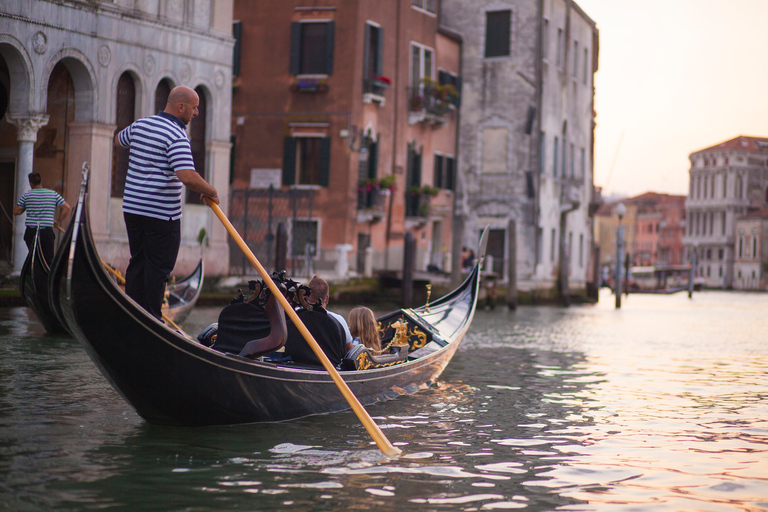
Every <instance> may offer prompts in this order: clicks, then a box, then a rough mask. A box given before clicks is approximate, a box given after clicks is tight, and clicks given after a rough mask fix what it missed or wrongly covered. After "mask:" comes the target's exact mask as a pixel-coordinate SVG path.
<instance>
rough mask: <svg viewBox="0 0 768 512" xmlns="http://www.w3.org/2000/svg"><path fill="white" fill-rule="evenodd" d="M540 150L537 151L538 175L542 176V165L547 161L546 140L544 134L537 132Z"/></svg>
mask: <svg viewBox="0 0 768 512" xmlns="http://www.w3.org/2000/svg"><path fill="white" fill-rule="evenodd" d="M539 140H541V148H540V149H539V174H544V163H545V162H546V159H547V138H546V134H545V133H544V132H539Z"/></svg>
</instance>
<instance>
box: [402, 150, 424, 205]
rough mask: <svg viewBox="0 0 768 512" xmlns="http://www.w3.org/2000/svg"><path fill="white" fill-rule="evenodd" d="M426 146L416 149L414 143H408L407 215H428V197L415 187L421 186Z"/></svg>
mask: <svg viewBox="0 0 768 512" xmlns="http://www.w3.org/2000/svg"><path fill="white" fill-rule="evenodd" d="M423 151H424V148H423V147H422V148H420V149H419V151H416V147H415V145H414V144H410V143H409V144H408V171H407V175H406V188H405V216H406V217H419V216H426V215H423V214H424V213H426V211H425V210H426V208H428V207H429V203H428V200H429V199H428V197H426V196H422V195H421V194H419V193H418V192H415V191H414V189H418V188H421V155H422V152H423Z"/></svg>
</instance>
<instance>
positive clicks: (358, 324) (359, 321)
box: [349, 306, 381, 352]
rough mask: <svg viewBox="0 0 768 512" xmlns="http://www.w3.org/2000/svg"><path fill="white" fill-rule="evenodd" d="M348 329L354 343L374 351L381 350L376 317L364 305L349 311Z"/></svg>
mask: <svg viewBox="0 0 768 512" xmlns="http://www.w3.org/2000/svg"><path fill="white" fill-rule="evenodd" d="M349 331H350V333H351V334H352V336H353V338H354V339H353V340H352V342H353V343H354V344H357V343H362V344H363V345H365V346H366V347H367V348H370V349H371V350H374V351H376V352H378V351H379V350H381V339H380V338H379V330H378V328H377V327H376V317H374V316H373V311H371V310H370V309H368V308H366V307H365V306H358V307H356V308H355V309H353V310H352V311H350V312H349Z"/></svg>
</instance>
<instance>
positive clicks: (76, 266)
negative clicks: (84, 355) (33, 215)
mask: <svg viewBox="0 0 768 512" xmlns="http://www.w3.org/2000/svg"><path fill="white" fill-rule="evenodd" d="M85 204H87V202H86V201H85V200H84V199H83V198H82V197H81V200H80V201H79V202H78V207H77V209H76V212H75V216H74V217H75V218H74V220H73V222H77V226H76V229H75V231H74V232H73V236H72V238H71V247H70V250H69V258H68V259H67V261H66V262H65V261H64V259H62V260H60V261H58V262H57V263H58V266H57V267H56V268H55V269H54V272H55V274H56V276H57V277H56V278H55V279H54V280H53V281H54V282H55V283H56V284H57V286H58V290H57V294H58V297H59V304H60V306H61V309H62V311H63V315H64V319H65V322H66V324H67V326H68V328H69V329H70V331H71V332H72V334H73V335H74V336H75V337H76V338H77V339H78V340H80V341H81V343H82V344H83V346H84V347H85V349H86V351H87V352H88V354H89V355H90V357H91V358H92V359H93V360H94V362H95V363H96V365H97V366H98V367H99V369H100V370H101V372H102V373H103V374H104V376H105V377H106V378H107V379H108V380H109V382H110V383H111V384H112V385H113V386H114V388H115V389H116V390H117V391H118V392H119V393H120V394H121V395H122V396H123V397H124V398H125V399H126V400H127V401H128V402H129V403H130V404H131V405H132V406H133V407H134V408H135V409H136V411H137V412H138V413H139V414H140V415H141V416H142V417H143V418H144V419H146V420H147V421H148V422H150V423H153V424H162V425H185V426H202V425H223V424H237V423H252V422H273V421H283V420H290V419H295V418H300V417H304V416H308V415H312V414H323V413H330V412H335V411H340V410H344V409H348V408H349V404H348V403H347V401H346V400H345V399H344V397H343V396H342V394H341V393H340V391H339V390H338V388H337V387H336V384H335V383H334V382H333V380H332V379H331V377H330V375H328V373H327V372H325V370H323V369H321V368H320V369H306V368H301V367H298V366H294V365H291V364H278V363H271V362H261V361H251V360H247V359H244V358H240V357H238V356H231V355H226V354H223V353H221V352H217V351H215V350H213V349H210V348H208V347H205V346H203V345H201V344H200V343H198V342H197V341H195V340H190V339H188V338H186V337H184V336H182V335H180V334H179V333H177V332H175V331H173V330H171V329H169V328H168V327H167V326H165V325H163V324H162V323H161V322H159V321H158V320H156V319H155V318H154V317H152V316H151V315H149V314H148V313H146V312H145V311H144V310H143V309H142V308H141V307H139V306H138V305H137V304H136V303H135V302H134V301H132V300H131V299H130V298H129V297H127V296H126V295H125V294H124V293H123V292H122V291H121V290H120V289H119V288H118V287H117V285H116V284H115V283H114V281H113V280H112V279H111V278H110V277H109V276H108V275H107V274H106V273H105V272H104V269H103V268H102V267H101V262H100V259H99V256H98V253H97V252H96V249H95V245H94V243H93V240H92V237H91V234H90V229H89V226H88V212H87V208H85V207H84V205H85ZM478 275H479V270H477V269H476V270H475V271H474V272H473V274H472V276H471V277H470V279H468V280H467V281H466V282H465V283H464V285H463V287H462V288H461V289H460V290H463V291H461V293H459V290H457V291H455V292H453V293H452V294H450V295H449V296H447V297H445V298H444V299H441V300H439V301H436V302H435V303H434V304H433V305H432V306H431V309H430V310H429V311H426V310H424V308H420V309H419V310H415V311H414V310H407V311H402V310H401V316H403V317H407V318H409V319H412V320H413V321H414V322H417V323H419V324H420V326H421V327H423V328H424V329H428V330H429V331H430V336H432V337H433V339H439V340H440V341H441V343H443V344H444V346H442V347H441V348H439V350H435V351H434V352H432V353H430V354H428V355H424V356H423V357H420V358H418V359H415V360H412V361H408V362H405V363H401V364H398V365H393V366H389V367H385V368H377V369H369V370H363V371H346V372H345V371H342V372H340V373H341V375H342V377H343V378H344V380H345V381H346V382H347V384H348V385H349V387H350V389H351V390H352V391H353V393H354V394H355V396H357V398H358V399H359V400H360V401H361V402H362V403H363V404H371V403H375V402H377V401H381V400H386V399H391V398H394V397H396V396H399V395H402V394H410V393H414V392H416V391H418V390H420V389H424V388H426V387H427V386H429V385H430V384H432V383H433V382H434V381H435V380H436V379H437V378H438V377H439V376H440V374H441V373H442V371H443V370H444V369H445V367H446V365H447V364H448V363H449V361H450V360H451V358H452V357H453V355H454V353H455V352H456V350H457V348H458V345H459V343H460V341H461V339H462V337H463V335H464V333H465V332H466V330H467V329H468V327H469V323H470V321H471V318H472V315H473V313H474V309H475V304H476V297H477V288H478V281H479V279H478ZM64 276H65V277H64ZM456 312H458V313H460V314H462V315H463V318H461V319H458V318H455V317H451V315H452V314H454V313H456ZM427 318H431V319H432V320H433V321H434V323H432V324H431V325H430V324H428V323H426V321H425V319H427Z"/></svg>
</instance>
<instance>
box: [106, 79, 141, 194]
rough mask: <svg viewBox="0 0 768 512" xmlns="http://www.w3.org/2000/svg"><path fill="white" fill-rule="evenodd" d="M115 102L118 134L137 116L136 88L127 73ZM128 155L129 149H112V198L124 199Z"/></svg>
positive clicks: (119, 86)
mask: <svg viewBox="0 0 768 512" xmlns="http://www.w3.org/2000/svg"><path fill="white" fill-rule="evenodd" d="M115 101H116V108H115V124H116V125H117V129H116V130H115V133H118V132H120V131H122V130H123V129H125V128H126V127H127V126H128V125H130V124H131V123H132V122H133V121H134V116H135V114H136V86H135V84H134V83H133V78H132V77H131V75H130V73H128V72H127V71H126V72H125V73H123V74H122V75H120V79H119V80H118V81H117V94H116V95H115ZM128 153H129V150H128V148H123V147H120V146H115V147H114V148H113V149H112V187H111V196H112V197H123V189H125V177H126V176H127V174H128Z"/></svg>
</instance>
